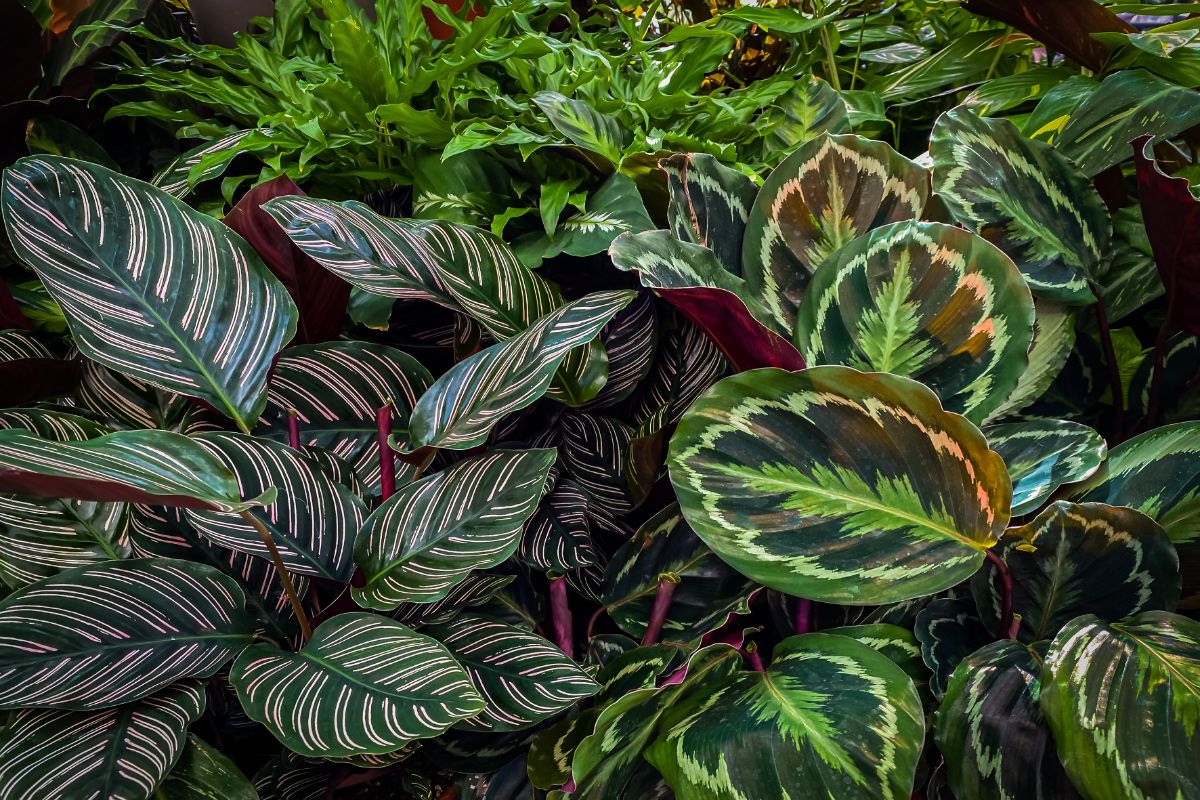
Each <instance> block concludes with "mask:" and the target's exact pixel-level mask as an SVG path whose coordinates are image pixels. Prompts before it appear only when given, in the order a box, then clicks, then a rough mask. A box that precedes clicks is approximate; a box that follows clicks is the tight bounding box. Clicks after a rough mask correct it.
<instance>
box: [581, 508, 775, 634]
mask: <svg viewBox="0 0 1200 800" xmlns="http://www.w3.org/2000/svg"><path fill="white" fill-rule="evenodd" d="M664 578H665V579H667V580H672V581H677V583H676V586H675V589H674V592H673V593H672V595H671V604H670V606H669V607H668V609H667V616H666V620H665V621H664V622H663V626H662V640H663V641H665V642H677V643H685V644H687V643H694V642H697V641H699V640H700V638H701V637H702V636H703V635H704V634H705V633H708V632H709V631H710V630H713V629H715V628H716V627H718V625H719V624H720V623H721V622H722V621H724V619H725V618H726V617H727V616H728V615H729V614H730V613H733V612H738V613H747V612H748V608H747V607H746V605H747V598H748V597H749V595H750V592H751V591H752V590H753V584H751V583H750V581H748V580H746V579H745V578H743V577H742V576H741V575H740V574H738V573H737V572H734V571H733V570H732V569H730V568H729V567H728V566H727V565H726V564H725V563H724V562H723V561H721V560H720V559H719V558H717V557H716V556H715V555H714V554H713V552H712V551H711V550H709V549H708V547H707V545H705V544H704V542H702V541H700V538H699V537H698V536H696V534H695V533H693V532H692V529H691V528H690V527H689V526H688V524H687V522H686V521H685V520H684V518H683V514H682V513H681V512H680V510H679V506H678V505H674V504H673V505H670V506H668V507H667V508H665V509H663V510H662V511H660V512H659V513H657V514H655V515H654V516H653V517H651V518H650V519H649V520H647V521H646V522H645V523H644V524H643V525H642V527H641V528H640V529H639V530H638V532H637V535H636V536H634V538H633V539H631V540H629V541H628V542H626V543H625V544H623V545H622V546H621V547H620V548H619V549H618V550H617V552H616V553H615V554H614V555H613V558H612V560H611V561H610V562H609V564H608V568H607V569H606V570H605V573H604V594H603V595H602V596H601V598H600V599H601V602H603V604H604V606H605V608H606V609H607V610H608V615H609V617H611V618H612V620H613V622H615V623H617V626H618V627H620V628H621V630H623V631H625V632H626V633H628V634H629V635H630V636H633V637H634V638H637V639H640V638H641V637H642V635H643V634H644V633H645V630H646V624H647V621H648V620H649V619H650V612H651V608H652V606H653V605H654V598H655V594H656V593H657V591H658V585H659V582H660V581H661V580H663V579H664Z"/></svg>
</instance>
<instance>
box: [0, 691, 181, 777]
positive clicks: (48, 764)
mask: <svg viewBox="0 0 1200 800" xmlns="http://www.w3.org/2000/svg"><path fill="white" fill-rule="evenodd" d="M204 706H205V698H204V686H203V684H200V683H197V682H193V681H187V682H183V683H178V684H175V685H174V686H169V687H167V688H166V689H164V690H162V691H160V692H158V693H157V694H152V695H150V696H149V697H145V698H143V699H141V700H138V701H136V702H133V703H129V704H127V705H123V706H118V707H116V708H107V709H103V710H100V711H61V710H57V709H25V710H22V711H19V712H17V713H16V715H15V716H14V717H13V719H12V722H11V724H10V725H9V726H8V728H7V729H6V730H5V732H4V736H3V739H0V796H2V797H13V798H17V797H20V798H24V799H25V800H57V799H58V798H67V797H96V798H101V797H103V798H108V797H114V798H148V797H150V796H151V792H153V791H154V787H155V786H156V785H157V784H158V783H159V782H160V781H162V780H163V778H165V777H166V775H167V772H169V771H170V769H171V768H172V767H173V766H174V765H175V762H176V761H177V760H178V759H179V756H180V753H181V752H182V751H183V749H184V744H185V742H186V737H187V728H188V726H189V725H191V724H192V723H193V722H195V721H196V720H197V719H199V718H200V715H201V714H202V713H204Z"/></svg>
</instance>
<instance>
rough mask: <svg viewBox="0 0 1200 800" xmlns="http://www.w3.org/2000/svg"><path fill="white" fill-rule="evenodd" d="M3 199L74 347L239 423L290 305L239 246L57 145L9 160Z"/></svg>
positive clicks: (18, 241) (255, 404) (292, 311)
mask: <svg viewBox="0 0 1200 800" xmlns="http://www.w3.org/2000/svg"><path fill="white" fill-rule="evenodd" d="M3 207H4V222H5V225H6V227H7V230H8V235H9V239H10V240H11V242H12V245H13V248H14V250H15V251H16V252H17V255H18V256H19V257H20V258H21V259H22V260H23V261H25V262H26V263H28V264H29V265H30V266H32V267H33V268H34V271H36V272H37V274H38V276H39V277H40V278H41V279H42V282H43V283H44V284H45V286H46V289H47V290H48V291H49V293H50V295H51V297H53V298H54V300H55V301H57V302H58V304H59V305H60V306H61V307H62V310H63V313H64V314H65V315H66V318H67V322H68V324H69V326H70V328H71V333H72V335H73V336H74V340H75V344H76V345H77V346H78V347H79V350H80V351H81V352H82V353H83V354H84V355H85V356H87V357H88V358H91V359H93V360H95V361H97V362H99V363H100V364H103V365H104V366H106V367H110V368H112V369H115V370H117V371H118V372H122V373H124V374H126V375H129V376H130V377H133V378H137V379H138V380H142V381H145V382H146V383H150V384H153V385H155V386H158V387H161V388H163V389H168V390H170V391H173V392H178V393H180V394H185V395H188V396H190V397H198V398H200V399H202V400H205V401H206V402H208V403H209V404H211V405H212V406H213V407H215V408H216V409H218V410H219V411H221V412H222V413H224V414H227V415H228V416H229V417H231V418H232V419H233V420H234V421H235V422H237V424H238V425H239V426H240V427H241V428H242V429H243V430H249V429H250V425H251V424H253V421H254V420H255V419H256V418H257V416H258V414H259V412H260V411H261V410H262V407H263V405H264V404H265V403H266V379H267V372H268V370H269V369H270V365H271V359H272V357H274V355H275V353H276V352H277V351H278V350H279V348H280V347H281V346H282V345H283V344H284V343H285V342H287V341H288V340H290V339H291V338H292V335H293V334H294V333H295V330H296V316H297V314H296V307H295V306H294V305H293V304H292V301H291V298H289V297H288V294H287V291H286V290H285V289H284V287H283V285H282V284H281V283H279V281H278V280H276V279H275V277H274V276H273V275H271V273H270V272H269V271H268V270H267V268H266V267H265V266H263V264H262V262H261V261H259V259H258V256H257V255H256V254H255V253H254V251H253V250H252V249H251V248H250V246H249V245H247V244H246V243H245V242H244V241H243V240H242V239H241V238H239V237H238V236H237V235H236V234H234V233H233V232H232V231H230V230H229V229H228V228H227V227H226V226H224V225H222V224H221V223H220V222H218V221H217V220H215V219H213V218H212V217H208V216H206V215H204V214H201V213H199V212H197V211H195V210H193V209H191V208H190V207H188V206H187V205H185V204H184V203H182V202H180V201H179V200H177V199H175V198H174V197H171V196H170V195H168V194H166V193H164V192H162V191H161V190H159V189H156V188H154V187H153V186H150V185H149V184H145V183H142V182H140V181H137V180H134V179H132V178H127V177H124V176H122V175H118V174H116V173H114V172H110V171H109V170H107V169H104V168H103V167H99V166H96V165H95V164H89V163H87V162H81V161H74V160H72V159H68V158H60V157H57V156H39V157H33V158H25V159H22V160H21V161H19V162H17V164H16V165H15V166H13V167H9V169H8V170H6V171H5V175H4V185H3Z"/></svg>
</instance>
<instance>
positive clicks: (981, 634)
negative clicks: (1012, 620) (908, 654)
mask: <svg viewBox="0 0 1200 800" xmlns="http://www.w3.org/2000/svg"><path fill="white" fill-rule="evenodd" d="M913 633H914V635H915V636H916V637H917V641H918V642H920V643H921V658H922V659H924V661H925V666H927V667H929V669H930V670H932V671H933V676H932V677H931V678H930V680H929V688H930V690H932V692H933V696H934V697H937V698H939V699H940V698H941V697H942V695H943V694H944V693H945V691H946V687H947V686H948V685H949V683H950V676H951V675H953V674H954V670H955V668H957V667H958V665H959V663H961V662H962V660H963V659H964V658H966V657H967V656H968V655H970V654H971V653H973V652H975V651H976V650H977V649H979V648H980V647H983V646H984V645H985V644H987V643H988V642H991V641H992V640H993V639H994V638H995V637H994V636H992V635H991V634H990V633H988V630H987V628H985V627H984V625H983V620H981V619H980V618H979V611H978V609H977V608H976V606H975V600H974V599H973V598H971V597H970V596H966V597H953V598H950V597H939V598H937V599H936V600H934V601H933V602H931V603H930V604H929V605H927V606H925V608H923V609H921V610H920V611H919V612H917V620H916V624H915V625H914V627H913Z"/></svg>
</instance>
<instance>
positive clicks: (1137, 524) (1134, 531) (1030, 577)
mask: <svg viewBox="0 0 1200 800" xmlns="http://www.w3.org/2000/svg"><path fill="white" fill-rule="evenodd" d="M998 550H999V555H1000V556H1001V558H1003V559H1004V562H1005V563H1006V564H1007V565H1008V570H1009V572H1010V573H1011V575H1012V581H1013V589H1012V606H1013V611H1014V612H1015V613H1016V614H1017V615H1019V616H1020V619H1021V624H1020V627H1019V628H1018V629H1017V636H1018V638H1020V639H1021V641H1023V642H1037V641H1040V640H1042V639H1051V638H1053V637H1054V634H1055V633H1057V632H1058V630H1059V629H1060V628H1062V626H1063V625H1065V624H1066V623H1067V622H1069V621H1070V620H1072V619H1074V618H1075V617H1078V616H1079V615H1081V614H1087V613H1091V614H1095V615H1097V616H1099V617H1100V618H1102V619H1106V620H1116V619H1121V618H1122V617H1129V616H1133V615H1134V614H1137V613H1138V612H1141V611H1173V610H1174V609H1175V604H1176V603H1178V602H1179V588H1180V579H1179V556H1178V555H1177V554H1176V553H1175V548H1174V546H1173V545H1172V544H1171V541H1170V540H1169V539H1168V538H1167V535H1166V534H1165V533H1164V532H1163V529H1162V528H1160V527H1159V526H1158V523H1156V522H1155V521H1154V520H1152V519H1150V518H1149V517H1147V516H1146V515H1145V514H1142V513H1139V512H1137V511H1134V510H1133V509H1131V508H1123V507H1121V506H1108V505H1104V504H1103V503H1083V504H1080V505H1076V504H1074V503H1067V502H1058V503H1054V504H1053V505H1051V506H1050V507H1049V508H1047V509H1046V510H1045V511H1043V512H1042V513H1041V514H1038V516H1037V518H1035V519H1034V520H1033V522H1031V523H1029V524H1028V525H1023V526H1021V527H1018V528H1010V529H1009V530H1008V531H1006V532H1005V534H1004V536H1003V537H1002V538H1001V539H1000V544H999V547H998ZM971 592H972V594H974V596H975V604H976V606H977V607H978V609H979V615H980V617H981V618H982V620H983V623H984V625H985V626H987V627H988V628H989V629H990V630H993V631H996V630H997V629H998V628H999V626H1000V616H1001V598H1000V595H999V591H998V589H997V581H996V567H995V566H994V565H993V564H992V562H990V561H989V562H987V563H986V564H984V567H983V569H981V570H980V571H979V572H978V573H976V574H975V576H974V577H973V578H972V579H971Z"/></svg>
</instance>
